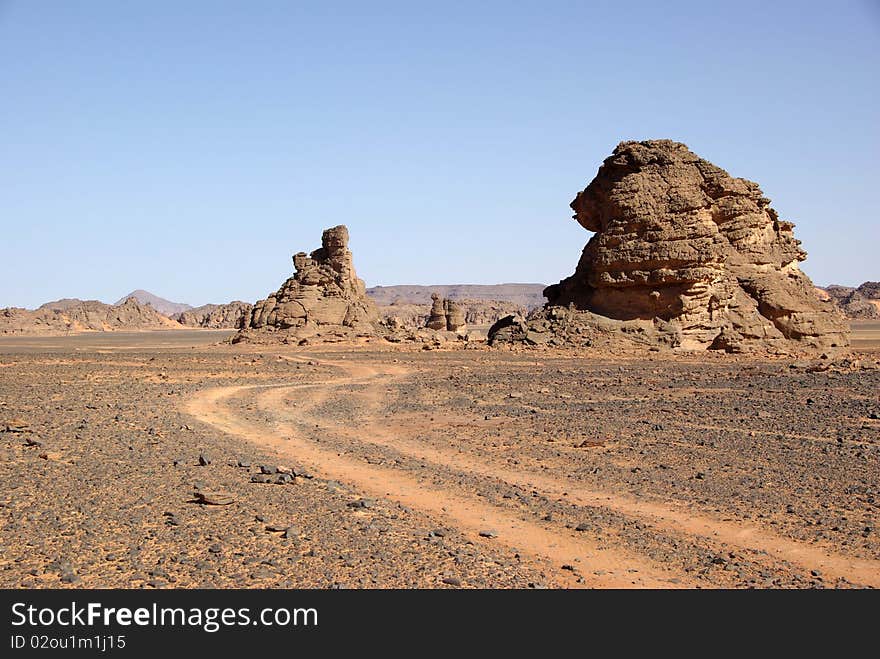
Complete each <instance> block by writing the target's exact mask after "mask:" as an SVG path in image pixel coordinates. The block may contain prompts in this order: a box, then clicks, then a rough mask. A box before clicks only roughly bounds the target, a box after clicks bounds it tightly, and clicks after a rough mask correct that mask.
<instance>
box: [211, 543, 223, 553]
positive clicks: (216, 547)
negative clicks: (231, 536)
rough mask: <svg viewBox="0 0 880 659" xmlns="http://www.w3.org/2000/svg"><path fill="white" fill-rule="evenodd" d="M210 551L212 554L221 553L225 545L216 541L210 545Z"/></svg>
mask: <svg viewBox="0 0 880 659" xmlns="http://www.w3.org/2000/svg"><path fill="white" fill-rule="evenodd" d="M208 551H209V552H211V553H212V554H219V553H220V552H222V551H223V547H221V546H220V545H219V544H216V543H215V544H213V545H211V546H210V547H208Z"/></svg>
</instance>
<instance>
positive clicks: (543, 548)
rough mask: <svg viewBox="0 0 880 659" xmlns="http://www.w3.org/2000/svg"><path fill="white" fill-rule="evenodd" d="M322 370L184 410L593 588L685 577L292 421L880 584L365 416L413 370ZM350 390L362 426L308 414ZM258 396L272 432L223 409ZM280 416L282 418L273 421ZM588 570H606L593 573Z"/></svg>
mask: <svg viewBox="0 0 880 659" xmlns="http://www.w3.org/2000/svg"><path fill="white" fill-rule="evenodd" d="M283 358H284V359H288V360H290V361H296V362H300V361H307V360H308V359H309V358H308V357H301V358H300V357H290V356H286V355H285V356H283ZM321 364H322V365H325V366H331V367H335V368H338V369H341V370H342V371H343V372H344V375H343V376H342V377H338V378H334V379H333V380H332V381H330V382H324V383H310V384H298V385H281V386H273V385H251V386H242V387H221V388H216V389H209V390H206V391H203V392H201V393H199V394H198V395H197V396H195V397H194V398H192V399H191V400H190V401H189V402H188V405H187V411H188V412H189V413H190V414H192V415H193V416H196V417H197V418H199V419H201V420H203V421H205V422H207V423H210V424H212V425H214V426H215V427H217V428H220V429H222V430H224V431H226V432H229V433H231V434H234V435H238V436H242V437H244V438H246V439H248V440H250V441H253V442H255V443H257V444H260V445H262V446H268V447H271V448H274V449H276V450H278V451H279V452H280V453H282V454H284V455H288V456H290V457H292V458H296V459H297V460H298V461H300V462H303V463H306V464H308V465H309V466H310V467H311V468H313V469H314V470H315V471H316V472H317V473H318V474H320V475H322V476H324V477H327V478H332V479H335V480H339V481H343V482H347V483H350V484H352V485H354V486H355V487H356V488H358V489H360V490H361V491H364V492H365V493H368V494H369V495H371V496H379V497H387V498H390V499H393V500H396V501H399V502H401V503H403V504H405V505H407V506H410V507H412V508H417V509H419V510H422V511H425V512H428V513H430V514H432V515H435V516H437V517H438V519H442V520H443V521H445V522H448V523H450V524H452V525H454V526H457V527H458V528H460V529H461V530H463V531H466V532H469V533H470V534H472V535H473V536H474V538H475V541H482V539H479V538H477V535H478V534H479V532H480V531H482V530H488V529H492V530H495V531H497V532H498V536H499V537H498V538H497V539H496V540H493V541H492V542H497V543H503V544H505V545H508V546H510V547H515V548H516V550H517V551H519V552H520V553H522V554H528V555H530V556H532V557H534V558H536V559H538V560H544V561H547V560H549V561H550V562H551V563H553V564H554V565H555V566H556V568H559V567H560V566H561V565H563V564H567V565H572V566H576V569H578V570H581V569H582V570H583V571H584V572H586V573H587V574H586V575H585V578H586V581H587V583H586V585H587V586H599V587H633V586H636V587H666V588H668V587H670V586H671V584H670V583H669V581H668V579H670V578H672V577H675V578H677V579H678V580H679V581H680V582H681V583H682V585H685V586H687V585H692V584H691V583H688V581H689V578H688V577H687V575H682V574H677V573H670V572H669V571H668V570H667V569H666V568H665V567H664V566H662V565H657V564H654V563H651V562H650V561H649V560H648V559H647V558H645V557H641V556H638V555H635V554H634V553H631V552H628V551H626V550H625V549H621V548H617V547H615V548H609V547H608V546H607V545H600V543H598V542H594V541H592V540H591V539H590V538H588V537H586V536H585V535H583V534H578V535H577V536H575V535H573V534H572V533H571V532H569V531H568V530H567V529H552V528H548V526H547V525H541V524H539V523H537V522H536V521H531V520H526V519H522V518H521V517H519V516H518V515H516V514H513V513H512V512H510V511H507V510H504V509H503V508H499V507H496V506H493V505H489V504H487V503H484V502H482V501H480V500H479V499H477V498H475V497H472V496H468V495H462V494H461V493H460V492H457V491H455V490H452V489H449V488H444V487H441V486H438V485H436V484H434V483H433V482H430V483H429V482H427V480H426V478H425V477H419V476H416V475H413V474H412V473H407V472H404V471H402V470H400V469H395V468H394V467H391V466H386V465H376V464H370V463H367V462H365V461H364V460H363V458H361V457H357V456H349V455H346V454H339V453H338V452H337V451H335V450H330V449H325V448H322V447H320V446H319V445H318V444H316V443H314V442H310V441H307V440H305V439H303V438H301V437H298V436H297V433H296V430H294V426H293V424H292V423H285V422H284V415H287V419H288V420H289V421H298V422H308V423H310V424H313V425H317V426H318V427H320V428H321V429H323V430H326V431H328V432H332V433H334V434H336V435H338V436H343V437H349V438H351V439H352V440H355V441H356V442H357V443H360V444H364V443H367V444H375V445H380V446H384V447H388V448H391V449H394V450H395V451H398V452H399V453H401V454H403V455H405V456H409V457H414V458H418V459H420V460H424V461H427V462H430V463H433V464H435V465H440V466H443V467H446V468H450V469H453V470H456V471H458V472H466V473H470V474H473V475H477V476H479V477H483V478H492V479H501V480H503V481H505V482H507V483H508V484H511V485H516V486H520V487H523V488H528V489H532V490H537V491H539V492H540V493H541V494H543V495H544V496H547V497H549V498H555V499H557V500H560V501H565V502H566V503H569V504H576V505H579V506H587V507H603V508H606V509H609V510H613V511H616V512H618V513H621V514H624V515H627V516H630V517H636V518H639V519H640V520H642V521H645V522H647V523H649V524H650V525H651V526H653V527H654V528H657V529H659V530H663V531H667V532H672V533H675V534H679V535H684V536H699V537H702V538H705V539H708V540H709V541H710V543H712V544H717V543H726V544H728V545H731V546H733V547H738V548H745V549H750V550H755V551H759V552H766V553H767V554H768V555H769V556H771V557H773V558H775V559H780V560H785V561H789V562H791V563H794V564H797V565H800V566H802V567H804V568H806V569H817V570H821V571H822V572H823V573H824V574H826V575H827V576H830V577H833V578H837V577H844V578H846V579H848V580H850V581H852V582H855V583H859V584H863V585H869V586H874V587H880V562H878V561H871V560H863V559H857V558H850V557H846V556H841V555H838V554H833V553H830V552H827V551H825V550H823V549H821V548H818V547H815V546H812V545H809V544H806V543H801V542H797V541H795V540H791V539H787V538H784V537H781V536H778V535H776V534H773V533H772V532H768V531H766V530H764V529H761V528H758V527H755V526H743V525H742V524H739V523H736V522H731V521H725V520H720V519H717V518H715V517H713V516H711V515H705V514H702V513H700V512H699V511H695V510H693V509H691V508H689V507H686V506H684V505H682V504H678V503H675V502H656V501H645V500H636V499H633V498H631V497H627V496H622V495H619V494H617V493H614V492H604V491H595V490H590V489H587V488H583V487H580V486H578V485H577V483H576V482H572V481H563V480H561V479H558V478H554V477H551V476H547V475H544V474H541V473H535V472H529V473H524V472H523V471H520V470H512V469H510V468H508V467H505V466H504V465H498V464H488V463H487V462H484V461H482V460H481V459H479V458H477V457H475V456H473V455H470V454H467V453H464V452H462V451H458V450H454V449H451V448H450V449H445V448H438V447H435V446H428V445H426V444H424V443H421V442H418V441H415V440H412V439H409V438H407V432H406V427H405V425H404V424H397V425H395V421H394V419H390V420H389V419H384V418H383V419H371V417H370V415H369V414H368V413H367V411H368V410H369V409H371V408H373V407H376V406H378V404H379V403H380V402H381V398H382V396H383V395H384V393H385V389H386V388H387V386H388V384H389V383H390V382H392V381H393V380H394V379H395V378H398V377H401V376H404V375H406V373H407V371H406V369H404V368H402V367H400V366H397V365H393V364H383V365H382V368H381V370H379V369H378V368H375V367H373V366H370V365H366V364H363V363H355V362H348V361H346V360H340V361H332V362H331V361H327V360H321ZM351 385H367V386H366V387H364V389H363V390H362V391H358V392H357V393H354V394H353V393H352V392H351V391H347V392H346V396H348V397H349V398H351V397H352V396H355V397H358V398H359V399H360V401H359V402H360V403H362V405H361V406H359V411H362V412H363V415H362V416H361V417H360V418H359V421H358V426H357V428H352V427H350V426H346V425H343V424H339V423H333V422H330V421H328V420H327V419H326V418H324V417H321V416H318V415H316V414H311V413H309V410H311V409H314V407H315V406H317V405H318V404H320V403H321V402H323V401H325V400H327V398H328V397H330V396H331V395H332V392H333V390H334V389H338V388H341V387H350V386H351ZM252 390H253V391H255V397H256V400H257V402H258V405H259V406H260V408H261V409H262V410H264V411H267V412H270V413H273V414H275V415H278V414H279V413H280V414H281V415H282V417H281V418H282V420H281V421H279V422H277V423H276V424H275V426H274V428H273V430H272V431H271V432H267V431H266V429H265V427H255V426H254V425H253V423H252V422H250V421H243V420H242V419H240V418H239V417H237V416H236V413H235V411H234V410H232V409H231V408H230V407H229V406H228V405H227V404H226V403H227V402H228V401H229V400H230V399H231V398H233V397H235V396H239V395H241V394H246V393H248V392H249V391H252ZM293 392H296V403H297V406H296V407H294V408H291V407H290V406H288V405H286V404H285V399H286V398H287V397H288V396H289V395H290V394H291V393H293ZM276 418H277V417H276ZM591 571H605V572H606V574H605V575H602V576H600V577H594V576H592V575H590V574H589V572H591ZM548 574H550V575H553V576H555V578H556V580H557V585H564V586H572V585H575V584H574V579H573V578H572V577H573V575H572V573H571V572H567V573H561V574H560V573H559V571H558V570H556V571H551V572H549V573H548Z"/></svg>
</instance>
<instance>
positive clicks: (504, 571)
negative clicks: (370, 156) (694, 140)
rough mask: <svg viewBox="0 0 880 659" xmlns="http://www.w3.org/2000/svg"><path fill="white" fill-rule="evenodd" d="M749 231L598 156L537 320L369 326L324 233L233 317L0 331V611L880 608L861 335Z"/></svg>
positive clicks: (128, 308) (878, 347)
mask: <svg viewBox="0 0 880 659" xmlns="http://www.w3.org/2000/svg"><path fill="white" fill-rule="evenodd" d="M769 203H770V201H769V200H768V199H766V198H765V197H763V194H762V192H761V190H760V189H759V188H758V186H757V184H755V183H752V182H750V181H747V180H744V179H735V178H732V177H731V176H730V175H728V174H727V172H725V171H724V170H721V169H720V168H718V167H716V166H714V165H712V164H710V163H708V162H707V161H705V160H702V159H700V158H699V157H697V156H696V155H695V154H693V153H692V152H691V151H690V150H688V148H687V147H686V146H685V145H683V144H680V143H676V142H672V141H669V140H650V141H644V142H623V143H621V144H620V145H619V146H618V147H617V149H615V151H614V153H613V154H612V155H611V156H610V157H608V158H607V159H606V160H605V162H604V164H603V165H602V166H601V167H600V169H599V172H598V174H597V175H596V177H595V179H594V180H593V181H592V182H591V183H590V185H589V186H588V187H587V188H586V189H585V190H584V191H583V192H581V193H578V195H577V197H576V198H575V200H574V201H573V202H572V204H571V206H572V209H573V210H574V211H575V217H574V219H575V220H576V221H577V222H578V223H579V224H581V225H582V226H584V227H585V228H586V229H587V230H589V231H592V232H594V235H593V237H592V238H591V239H590V240H589V242H588V244H587V246H586V248H585V249H584V251H583V254H582V257H581V259H580V262H579V263H578V264H577V267H576V270H575V274H573V275H572V276H570V277H568V278H566V279H564V280H562V281H561V282H560V283H558V284H554V285H551V286H548V287H546V288H545V289H544V291H543V293H544V297H545V298H546V302H545V304H543V305H533V306H531V307H530V308H529V307H526V306H525V305H524V304H523V303H527V301H528V295H529V294H530V293H532V292H533V287H530V286H520V287H518V288H515V287H516V285H504V286H501V287H488V291H489V292H488V294H493V293H494V294H496V295H497V296H498V297H500V298H502V299H497V298H495V299H488V300H482V301H479V300H478V301H476V302H474V301H472V300H471V299H470V298H468V297H466V296H468V295H473V294H474V293H475V291H476V288H475V287H468V286H448V287H444V288H439V287H438V291H437V292H433V293H432V294H431V296H430V298H428V300H430V303H426V301H425V293H426V291H425V290H423V289H422V288H419V287H409V286H401V287H394V288H392V287H388V288H385V287H383V288H381V289H379V290H378V295H377V296H376V297H378V299H379V300H380V301H382V302H385V303H386V304H384V305H383V306H382V311H380V307H379V306H378V305H377V303H376V300H375V299H374V297H373V296H371V295H370V294H369V293H368V289H367V287H366V285H365V283H364V281H363V280H362V279H360V278H359V277H358V276H357V274H356V272H355V267H354V256H353V252H352V250H351V249H350V243H349V241H350V232H349V229H348V227H346V226H344V225H338V226H334V227H330V228H328V229H326V230H324V231H323V233H322V236H321V242H320V247H318V248H316V249H314V250H313V251H311V252H310V253H308V252H296V253H295V254H294V255H293V258H292V260H293V269H294V274H293V275H292V276H290V277H289V278H288V279H286V280H285V281H284V282H283V283H282V285H281V287H280V288H279V289H278V290H277V291H276V292H275V293H270V294H269V295H268V296H267V297H266V298H265V299H262V300H258V301H256V302H255V303H253V304H251V303H247V302H240V301H236V302H232V303H229V304H227V305H206V306H203V307H199V308H195V309H192V308H189V307H188V306H185V305H179V304H173V303H169V304H167V305H166V304H165V303H166V302H167V301H163V300H162V299H161V298H157V297H155V296H152V294H148V293H146V291H135V293H134V294H132V295H131V296H128V297H125V298H123V299H122V300H121V301H120V303H118V306H107V305H103V304H102V303H98V302H89V303H83V302H80V301H72V300H66V301H61V303H54V304H50V305H48V306H47V307H45V308H42V310H37V311H34V312H22V313H18V312H15V313H13V312H9V311H7V318H10V319H11V320H10V321H9V322H13V321H14V323H15V325H14V326H13V327H12V330H10V331H9V332H8V333H7V334H6V335H5V336H0V421H2V424H0V431H2V432H0V438H2V450H3V460H2V470H3V482H4V483H5V484H6V485H5V487H4V489H3V493H2V494H3V498H2V501H0V507H2V510H3V516H4V525H3V527H2V530H0V547H2V549H0V575H2V577H0V585H2V586H4V587H8V588H66V587H70V588H493V589H494V588H517V589H525V588H615V589H619V588H691V589H693V588H875V587H878V586H880V543H878V534H877V531H876V523H877V520H876V515H877V509H878V507H880V491H878V487H877V484H878V482H880V471H878V470H880V467H878V464H880V462H878V457H880V399H878V395H877V392H878V391H880V333H878V327H877V322H876V321H873V320H865V319H852V320H849V319H847V318H846V317H845V315H844V311H843V310H842V309H841V307H839V306H838V305H837V304H836V303H835V302H834V301H833V300H834V299H837V297H838V296H837V295H835V289H834V288H831V292H830V293H824V292H823V290H822V289H819V288H817V287H815V286H814V285H813V283H812V282H811V281H810V279H809V278H808V277H807V276H806V275H805V274H804V273H803V272H802V271H801V270H800V269H799V268H798V263H799V262H800V261H803V260H804V259H805V258H806V253H805V251H804V250H803V249H802V248H801V247H800V241H797V240H796V239H795V238H794V237H793V224H792V223H791V222H787V221H784V220H781V219H780V218H779V216H778V214H777V212H776V211H775V210H773V208H771V207H770V206H769ZM512 287H514V288H512ZM862 289H863V290H864V294H865V295H872V294H875V293H872V290H873V289H871V286H870V285H868V284H866V285H865V286H863V287H862ZM373 290H376V289H373ZM444 293H445V295H446V296H444V295H443V294H444ZM823 293H824V294H823ZM859 294H860V295H862V294H863V293H859ZM138 296H140V298H145V297H146V296H150V297H149V298H146V299H139V297H138ZM389 296H393V297H392V298H391V299H390V303H389ZM153 305H157V306H162V307H163V310H164V311H165V312H166V313H170V314H172V315H171V316H165V315H163V314H162V313H160V312H159V311H158V310H157V309H156V308H154V306H153ZM123 311H124V312H125V313H123ZM86 312H88V313H86ZM28 313H29V314H31V316H27V314H28ZM28 318H30V325H28V324H27V321H28ZM111 320H112V321H113V322H110V321H111ZM50 321H51V322H50ZM65 323H66V327H65V330H64V331H63V332H61V331H59V329H60V328H62V327H64V326H65ZM175 323H176V324H175ZM490 323H491V326H490V327H488V329H487V328H486V326H487V325H489V324H490ZM28 330H30V331H28Z"/></svg>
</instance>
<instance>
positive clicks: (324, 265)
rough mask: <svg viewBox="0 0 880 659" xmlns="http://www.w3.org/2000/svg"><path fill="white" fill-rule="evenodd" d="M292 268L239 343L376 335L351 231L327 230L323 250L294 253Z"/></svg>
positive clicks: (375, 314)
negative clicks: (354, 258) (350, 244)
mask: <svg viewBox="0 0 880 659" xmlns="http://www.w3.org/2000/svg"><path fill="white" fill-rule="evenodd" d="M293 265H294V268H295V271H296V272H295V273H294V275H293V277H291V278H290V279H288V280H287V281H286V282H284V284H283V285H282V286H281V288H280V289H278V291H277V292H276V293H273V294H272V295H270V296H269V297H268V298H266V299H265V300H260V301H259V302H257V303H256V304H255V305H254V308H253V310H252V311H251V315H250V319H249V320H248V322H247V328H246V329H245V330H243V331H242V332H239V334H238V335H237V336H236V338H235V339H234V340H235V341H242V340H255V341H260V340H265V339H267V338H269V337H271V340H282V341H289V340H291V339H294V340H297V341H302V340H308V339H309V338H311V337H315V338H322V339H326V340H343V339H345V338H353V337H355V336H358V335H362V336H372V335H374V334H375V333H376V323H377V322H378V320H379V314H378V311H377V310H376V305H375V304H373V302H372V301H371V300H370V299H369V298H368V297H367V295H366V287H365V286H364V282H363V281H361V280H360V279H358V277H357V275H356V274H355V270H354V265H353V263H352V255H351V252H350V251H349V249H348V229H347V228H346V227H344V226H337V227H333V228H332V229H327V230H326V231H324V234H323V236H322V238H321V248H320V249H317V250H315V251H314V252H312V253H311V255H307V254H306V253H305V252H299V253H297V254H294V256H293ZM273 335H274V336H273Z"/></svg>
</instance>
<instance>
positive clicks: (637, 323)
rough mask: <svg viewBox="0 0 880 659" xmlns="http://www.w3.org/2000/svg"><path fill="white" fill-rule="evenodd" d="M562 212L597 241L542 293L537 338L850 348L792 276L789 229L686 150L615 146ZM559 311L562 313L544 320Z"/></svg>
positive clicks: (794, 246) (743, 185) (839, 319)
mask: <svg viewBox="0 0 880 659" xmlns="http://www.w3.org/2000/svg"><path fill="white" fill-rule="evenodd" d="M571 207H572V209H573V210H574V211H575V215H574V218H575V219H576V220H577V221H578V222H579V223H580V224H581V226H583V227H584V228H585V229H587V230H588V231H592V232H594V233H595V235H594V236H593V237H592V238H591V239H590V241H589V242H588V243H587V246H586V247H585V248H584V251H583V254H582V256H581V259H580V262H579V263H578V266H577V269H576V270H575V273H574V274H573V275H572V276H571V277H568V278H567V279H564V280H563V281H561V282H559V283H558V284H554V285H552V286H549V287H548V288H547V289H546V290H545V293H544V294H545V296H546V297H547V299H548V303H547V305H546V307H545V308H544V309H543V310H541V311H540V312H537V313H535V314H532V316H530V319H529V323H530V326H532V327H533V328H535V329H538V330H539V332H543V333H545V334H546V333H547V332H549V333H550V335H554V336H556V337H557V338H558V335H559V334H560V333H562V334H565V333H570V332H571V331H572V330H573V328H574V327H575V326H578V325H581V326H584V327H585V329H584V328H583V327H582V331H581V332H580V334H589V333H590V332H591V331H593V330H595V329H596V328H597V327H598V328H599V329H601V330H602V331H605V330H611V331H613V330H614V329H615V328H616V329H619V330H620V331H621V333H622V334H624V335H627V336H628V337H629V338H634V337H635V338H636V339H638V341H637V342H641V341H644V342H647V343H651V342H655V343H664V344H667V345H670V346H672V347H678V348H683V349H706V348H714V349H723V350H728V351H743V350H750V349H755V348H767V347H773V346H776V347H780V348H784V347H786V346H788V345H791V344H793V343H796V344H797V345H799V346H804V347H810V348H825V347H831V346H843V345H847V344H848V325H847V323H846V320H845V319H844V318H843V316H842V315H841V314H840V313H839V312H838V311H837V310H836V309H835V308H834V306H833V304H831V303H830V302H828V301H822V300H820V299H819V296H818V295H817V294H816V292H815V290H814V288H813V285H812V283H811V282H810V280H809V278H808V277H807V276H806V275H805V274H804V273H803V272H801V270H800V269H799V267H798V263H799V262H800V261H803V260H804V259H805V258H806V253H805V252H804V251H803V250H802V249H801V247H800V241H798V240H796V239H795V238H794V233H793V227H794V225H793V224H792V223H791V222H786V221H784V220H781V219H779V217H778V215H777V213H776V211H775V210H773V209H772V208H771V207H770V200H769V199H767V198H766V197H764V196H763V194H762V192H761V190H760V188H759V187H758V185H757V184H756V183H753V182H751V181H747V180H745V179H740V178H733V177H732V176H730V175H729V174H728V173H727V172H725V171H724V170H722V169H720V168H718V167H716V166H715V165H713V164H711V163H709V162H707V161H705V160H703V159H701V158H699V157H698V156H696V155H695V154H693V153H692V152H691V151H690V150H689V149H688V148H687V147H686V146H685V145H684V144H680V143H677V142H672V141H670V140H650V141H645V142H622V143H621V144H619V145H618V147H617V148H616V149H615V150H614V153H613V154H612V155H611V156H610V157H609V158H607V159H606V160H605V162H604V163H603V164H602V166H601V167H600V168H599V172H598V174H597V175H596V177H595V178H594V179H593V181H592V182H591V183H590V184H589V185H588V186H587V188H586V189H584V190H583V191H581V192H579V193H578V195H577V197H576V198H575V200H574V201H573V202H572V203H571ZM560 308H566V309H567V310H568V311H569V312H571V313H562V314H560V313H559V312H556V313H554V314H551V313H550V312H551V310H553V309H560ZM577 312H583V313H582V314H580V315H578V313H577ZM609 320H610V321H616V323H617V324H615V323H614V322H612V323H608V322H607V321H609ZM533 334H534V332H533ZM491 338H492V337H491V336H490V339H491Z"/></svg>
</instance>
